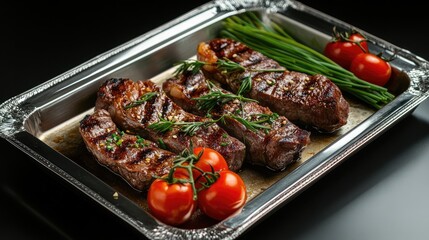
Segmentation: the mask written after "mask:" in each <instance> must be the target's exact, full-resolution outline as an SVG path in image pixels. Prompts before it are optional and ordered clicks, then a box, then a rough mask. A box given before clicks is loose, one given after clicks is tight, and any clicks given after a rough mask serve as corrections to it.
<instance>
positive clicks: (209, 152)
mask: <svg viewBox="0 0 429 240" xmlns="http://www.w3.org/2000/svg"><path fill="white" fill-rule="evenodd" d="M201 151H203V152H202V153H201ZM193 153H194V154H195V156H199V155H200V157H199V159H198V160H197V161H196V162H195V163H193V162H192V163H189V162H186V163H184V164H182V165H181V166H178V167H177V166H176V167H175V168H173V170H172V171H174V172H172V177H171V178H169V176H163V177H162V178H157V179H155V180H154V181H153V183H152V184H151V186H150V187H149V191H148V195H147V202H148V207H149V210H150V212H151V213H152V214H153V215H154V216H155V217H156V218H157V219H158V220H160V221H162V222H164V223H166V224H169V225H173V226H178V225H181V224H183V223H185V222H187V221H188V220H189V219H190V218H191V217H192V215H193V214H194V212H195V211H196V209H197V208H200V209H201V211H202V212H203V213H204V214H206V215H207V216H209V217H211V218H214V219H216V220H223V219H225V218H227V217H230V216H232V215H234V214H235V213H238V212H239V211H241V209H242V208H243V206H244V204H245V203H246V200H247V192H246V186H245V184H244V182H243V180H242V179H241V177H240V176H239V175H238V174H237V173H235V172H233V171H231V170H229V168H228V164H227V162H226V161H225V159H224V157H223V156H222V155H221V154H220V153H219V152H217V151H215V150H213V149H211V148H203V147H197V148H194V149H193ZM188 167H191V169H192V170H191V172H192V179H191V178H190V174H189V170H188ZM170 173H171V172H170ZM192 182H193V183H194V186H195V188H193V187H192ZM195 191H196V192H195Z"/></svg>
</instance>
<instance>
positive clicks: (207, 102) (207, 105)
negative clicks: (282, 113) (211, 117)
mask: <svg viewBox="0 0 429 240" xmlns="http://www.w3.org/2000/svg"><path fill="white" fill-rule="evenodd" d="M243 91H244V90H243ZM193 99H194V100H196V101H197V105H198V108H199V109H200V110H206V111H207V112H208V113H210V111H211V110H212V109H213V108H214V107H216V106H222V105H223V104H225V103H227V102H229V101H232V100H235V99H237V100H239V101H240V102H257V100H254V99H251V98H247V97H243V96H241V95H237V94H233V93H224V92H222V91H221V90H219V89H216V90H214V89H212V90H210V92H209V93H208V94H206V95H204V96H201V97H197V98H193Z"/></svg>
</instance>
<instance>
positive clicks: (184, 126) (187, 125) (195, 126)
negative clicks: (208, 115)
mask: <svg viewBox="0 0 429 240" xmlns="http://www.w3.org/2000/svg"><path fill="white" fill-rule="evenodd" d="M218 121H220V118H219V119H216V120H213V119H211V120H208V121H204V122H176V121H171V120H168V119H165V118H160V119H159V121H158V122H156V123H153V124H151V125H149V126H148V127H149V128H150V129H153V130H155V131H157V132H160V133H165V132H168V131H171V130H172V129H173V128H174V127H176V126H177V127H179V129H180V131H181V132H183V133H184V134H186V135H188V136H194V135H195V133H196V132H197V131H198V130H199V129H200V128H206V127H208V126H210V125H212V124H214V123H217V122H218Z"/></svg>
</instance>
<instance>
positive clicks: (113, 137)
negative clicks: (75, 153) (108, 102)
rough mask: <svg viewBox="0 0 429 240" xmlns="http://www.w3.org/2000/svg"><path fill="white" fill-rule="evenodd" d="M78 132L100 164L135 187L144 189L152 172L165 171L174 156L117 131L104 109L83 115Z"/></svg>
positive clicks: (150, 143) (166, 171) (155, 174)
mask: <svg viewBox="0 0 429 240" xmlns="http://www.w3.org/2000/svg"><path fill="white" fill-rule="evenodd" d="M79 132H80V134H81V136H82V138H83V140H84V143H85V145H86V147H87V149H88V150H89V152H91V153H92V154H93V155H94V157H95V158H96V160H97V161H98V162H99V163H100V164H101V165H104V166H106V167H108V168H110V169H111V170H112V171H113V172H115V173H117V174H118V175H120V176H122V177H123V178H124V179H125V180H126V181H127V182H128V183H129V184H130V185H131V186H132V187H134V188H136V189H138V190H145V189H147V188H148V187H149V185H150V183H151V182H152V180H153V177H154V176H162V175H164V174H166V173H168V172H169V170H170V168H171V167H172V165H173V159H174V158H175V156H176V155H175V154H174V153H171V152H169V151H166V150H163V149H160V148H158V147H157V145H156V144H155V143H153V142H150V141H148V140H145V139H143V138H140V137H139V136H135V135H130V134H127V133H124V132H122V131H120V130H119V129H118V128H117V127H116V125H115V123H114V122H113V121H112V119H111V117H110V115H109V113H108V112H107V111H106V110H104V109H100V110H96V111H95V112H94V113H93V114H91V115H87V116H85V117H84V118H83V119H82V120H81V121H80V125H79Z"/></svg>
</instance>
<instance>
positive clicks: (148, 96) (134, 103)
mask: <svg viewBox="0 0 429 240" xmlns="http://www.w3.org/2000/svg"><path fill="white" fill-rule="evenodd" d="M95 109H107V110H108V112H109V113H110V115H111V116H112V119H113V121H114V122H115V123H116V124H118V126H120V128H122V129H126V130H127V131H131V132H134V133H137V134H139V135H140V136H142V137H144V138H147V139H149V140H151V141H154V142H157V141H158V142H161V143H162V144H165V146H166V148H167V149H168V150H169V151H172V152H174V153H180V152H182V151H183V150H185V149H186V148H189V147H190V146H191V143H192V145H193V146H194V147H198V146H202V147H210V148H212V149H214V150H216V151H218V152H219V153H221V154H222V155H223V156H224V157H225V160H227V162H228V165H229V167H230V169H231V170H233V171H237V170H239V169H240V168H241V166H242V164H243V161H244V157H245V150H246V149H245V148H246V147H245V145H244V144H243V143H242V142H240V141H239V140H237V139H236V138H234V137H231V136H230V135H228V134H227V132H226V131H225V130H223V129H222V128H220V127H219V125H217V124H216V123H212V122H213V120H212V119H210V118H205V117H200V116H197V115H194V114H190V113H187V112H185V111H184V110H183V109H182V108H181V107H179V106H178V105H177V104H175V103H174V102H173V101H172V100H171V99H170V98H168V97H167V96H166V95H165V93H164V92H163V91H162V90H161V88H160V87H159V86H157V85H155V84H154V83H153V82H151V81H149V80H148V81H136V82H134V81H132V80H130V79H109V80H107V81H106V82H104V83H103V84H102V86H101V87H100V88H99V91H98V96H97V101H96V106H95ZM159 123H165V125H164V126H167V129H165V128H164V129H163V130H162V131H161V130H160V129H159V128H152V127H153V126H155V125H156V124H159ZM173 123H174V124H173ZM198 123H205V124H204V125H203V126H200V127H197V128H194V129H193V130H192V132H190V131H186V129H184V127H185V126H186V125H184V124H188V125H187V126H192V125H193V126H196V124H198ZM169 124H173V125H169ZM179 124H181V125H179ZM168 125H169V127H168ZM188 130H189V129H188ZM224 142H228V143H230V144H228V145H225V144H223V143H224Z"/></svg>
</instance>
